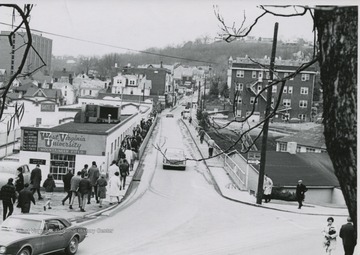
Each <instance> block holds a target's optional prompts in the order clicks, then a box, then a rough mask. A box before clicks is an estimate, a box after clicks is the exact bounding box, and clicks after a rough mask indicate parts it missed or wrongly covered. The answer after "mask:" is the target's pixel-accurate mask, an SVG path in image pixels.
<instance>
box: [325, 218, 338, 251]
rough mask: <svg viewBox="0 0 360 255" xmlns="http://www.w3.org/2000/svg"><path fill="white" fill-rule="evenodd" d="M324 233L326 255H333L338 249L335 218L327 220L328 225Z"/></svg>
mask: <svg viewBox="0 0 360 255" xmlns="http://www.w3.org/2000/svg"><path fill="white" fill-rule="evenodd" d="M322 233H323V235H324V241H323V246H324V248H325V252H326V254H329V255H331V254H332V252H333V251H334V250H335V249H336V237H337V236H338V233H337V229H336V227H335V225H334V218H333V217H329V218H327V225H326V226H325V228H324V230H323V231H322Z"/></svg>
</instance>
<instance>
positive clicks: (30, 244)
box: [0, 214, 87, 255]
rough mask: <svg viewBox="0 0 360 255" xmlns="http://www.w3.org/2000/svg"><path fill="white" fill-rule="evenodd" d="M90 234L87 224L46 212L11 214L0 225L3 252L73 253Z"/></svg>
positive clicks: (21, 254) (24, 254)
mask: <svg viewBox="0 0 360 255" xmlns="http://www.w3.org/2000/svg"><path fill="white" fill-rule="evenodd" d="M86 235H87V229H86V228H85V227H81V226H76V225H72V224H71V222H69V221H68V220H66V219H63V218H61V217H58V216H54V215H46V214H21V215H12V216H10V217H8V218H7V219H6V220H5V221H4V222H3V223H2V224H1V227H0V254H9V255H10V254H11V255H37V254H48V253H52V252H56V251H65V253H66V254H69V255H73V254H75V253H76V252H77V250H78V246H79V243H80V242H82V241H83V240H84V239H85V237H86Z"/></svg>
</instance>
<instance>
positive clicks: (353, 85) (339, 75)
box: [315, 6, 358, 227]
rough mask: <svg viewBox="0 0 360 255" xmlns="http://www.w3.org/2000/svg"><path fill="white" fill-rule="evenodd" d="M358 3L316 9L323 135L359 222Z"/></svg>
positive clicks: (355, 217)
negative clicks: (322, 105)
mask: <svg viewBox="0 0 360 255" xmlns="http://www.w3.org/2000/svg"><path fill="white" fill-rule="evenodd" d="M357 23H358V9H357V7H356V6H355V7H335V8H334V9H333V10H325V8H319V10H318V9H317V10H315V27H316V28H317V31H318V43H319V47H320V59H319V62H320V68H321V69H320V72H321V82H322V88H323V92H324V115H323V117H324V127H325V129H324V135H325V140H326V146H327V150H328V152H329V155H330V158H331V160H332V162H333V165H334V169H335V174H336V176H337V178H338V179H339V183H340V186H341V189H342V192H343V194H344V198H345V201H346V205H347V207H348V210H349V213H350V216H351V218H352V219H353V221H354V226H355V227H356V226H357V196H356V194H357V164H356V163H357V144H356V143H357V70H358V66H357V53H358V49H357V42H358V24H357Z"/></svg>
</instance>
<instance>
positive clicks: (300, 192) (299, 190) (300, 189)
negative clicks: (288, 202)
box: [296, 180, 308, 209]
mask: <svg viewBox="0 0 360 255" xmlns="http://www.w3.org/2000/svg"><path fill="white" fill-rule="evenodd" d="M307 190H308V189H307V188H306V186H305V185H304V184H303V183H302V180H299V181H298V185H297V186H296V200H297V201H298V203H299V207H298V209H301V207H302V206H303V203H302V202H303V201H304V199H305V192H306V191H307Z"/></svg>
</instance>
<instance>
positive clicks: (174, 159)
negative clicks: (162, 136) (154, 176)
mask: <svg viewBox="0 0 360 255" xmlns="http://www.w3.org/2000/svg"><path fill="white" fill-rule="evenodd" d="M167 168H176V169H182V170H185V169H186V156H185V153H184V150H182V149H179V148H167V149H166V150H165V152H164V157H163V169H167Z"/></svg>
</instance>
